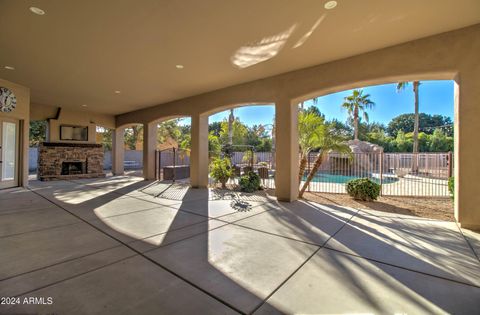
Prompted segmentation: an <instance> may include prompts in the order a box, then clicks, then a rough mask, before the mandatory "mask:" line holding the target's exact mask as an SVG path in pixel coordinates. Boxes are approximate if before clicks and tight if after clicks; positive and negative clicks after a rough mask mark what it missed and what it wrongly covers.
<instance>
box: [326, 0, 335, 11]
mask: <svg viewBox="0 0 480 315" xmlns="http://www.w3.org/2000/svg"><path fill="white" fill-rule="evenodd" d="M336 6H337V1H328V2H326V3H325V5H324V8H325V9H327V10H331V9H334V8H335V7H336Z"/></svg>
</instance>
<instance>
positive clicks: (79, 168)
mask: <svg viewBox="0 0 480 315" xmlns="http://www.w3.org/2000/svg"><path fill="white" fill-rule="evenodd" d="M78 174H87V163H86V162H82V161H64V162H62V172H61V175H78Z"/></svg>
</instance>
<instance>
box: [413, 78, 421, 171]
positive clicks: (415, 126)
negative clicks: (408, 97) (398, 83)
mask: <svg viewBox="0 0 480 315" xmlns="http://www.w3.org/2000/svg"><path fill="white" fill-rule="evenodd" d="M419 85H420V83H419V82H418V81H414V82H413V92H414V93H415V121H414V124H413V163H412V171H413V173H417V172H418V160H417V159H418V129H419V123H420V118H419V113H418V111H419V110H418V108H419V106H418V86H419Z"/></svg>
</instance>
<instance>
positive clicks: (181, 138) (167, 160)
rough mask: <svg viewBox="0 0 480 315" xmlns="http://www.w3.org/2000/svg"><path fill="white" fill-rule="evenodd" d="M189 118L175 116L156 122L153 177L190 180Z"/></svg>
mask: <svg viewBox="0 0 480 315" xmlns="http://www.w3.org/2000/svg"><path fill="white" fill-rule="evenodd" d="M190 152H191V118H190V117H177V118H171V119H167V120H162V121H160V122H158V123H157V145H156V151H155V178H156V179H157V180H159V181H161V182H166V183H170V182H171V183H173V182H177V183H183V184H189V182H190Z"/></svg>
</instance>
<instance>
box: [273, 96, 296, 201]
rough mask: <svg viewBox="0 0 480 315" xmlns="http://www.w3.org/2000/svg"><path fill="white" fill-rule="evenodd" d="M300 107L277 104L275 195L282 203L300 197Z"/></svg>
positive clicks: (287, 103)
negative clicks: (298, 126) (298, 131)
mask: <svg viewBox="0 0 480 315" xmlns="http://www.w3.org/2000/svg"><path fill="white" fill-rule="evenodd" d="M297 123H298V107H297V105H293V104H292V103H291V102H290V101H289V100H284V101H279V102H277V103H276V104H275V194H276V196H277V198H278V200H280V201H293V200H296V199H297V197H298V185H299V183H298V133H297Z"/></svg>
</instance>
